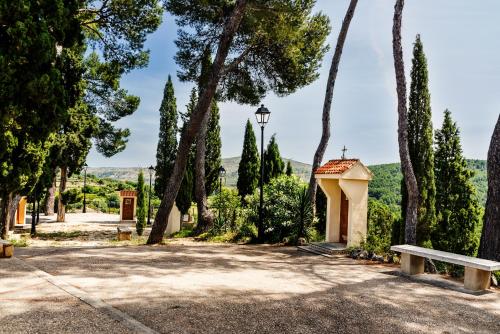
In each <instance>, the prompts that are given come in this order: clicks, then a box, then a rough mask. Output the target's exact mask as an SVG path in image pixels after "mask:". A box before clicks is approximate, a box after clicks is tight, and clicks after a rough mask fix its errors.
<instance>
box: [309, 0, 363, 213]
mask: <svg viewBox="0 0 500 334" xmlns="http://www.w3.org/2000/svg"><path fill="white" fill-rule="evenodd" d="M357 3H358V0H351V2H350V4H349V7H348V8H347V12H346V13H345V17H344V21H342V27H341V28H340V32H339V36H338V38H337V45H336V47H335V53H334V54H333V59H332V63H331V65H330V73H329V74H328V81H327V82H326V93H325V100H324V102H323V117H322V124H323V131H322V134H321V139H320V141H319V145H318V147H317V148H316V153H315V154H314V159H313V164H312V170H311V178H310V179H309V189H308V192H309V198H310V201H311V206H312V209H313V213H314V214H316V191H317V188H318V183H317V181H316V178H315V177H314V171H315V170H316V169H317V168H318V167H319V166H320V165H321V162H322V161H323V156H324V154H325V151H326V147H327V146H328V140H329V139H330V110H331V107H332V99H333V89H334V87H335V80H336V79H337V72H338V69H339V63H340V57H341V56H342V50H343V48H344V42H345V39H346V36H347V31H348V30H349V25H350V23H351V20H352V17H353V16H354V10H355V9H356V5H357Z"/></svg>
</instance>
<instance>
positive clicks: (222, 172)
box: [219, 166, 226, 222]
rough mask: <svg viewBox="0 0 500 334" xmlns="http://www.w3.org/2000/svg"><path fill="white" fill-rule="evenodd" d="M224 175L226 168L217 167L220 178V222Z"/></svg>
mask: <svg viewBox="0 0 500 334" xmlns="http://www.w3.org/2000/svg"><path fill="white" fill-rule="evenodd" d="M224 177H226V170H225V169H224V167H223V166H220V167H219V178H220V183H219V189H220V190H219V196H220V199H219V200H220V202H219V222H220V212H221V211H222V210H221V208H222V179H223V178H224Z"/></svg>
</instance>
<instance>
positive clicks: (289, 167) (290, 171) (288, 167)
mask: <svg viewBox="0 0 500 334" xmlns="http://www.w3.org/2000/svg"><path fill="white" fill-rule="evenodd" d="M292 174H293V168H292V162H291V161H290V160H288V162H287V163H286V175H287V176H292Z"/></svg>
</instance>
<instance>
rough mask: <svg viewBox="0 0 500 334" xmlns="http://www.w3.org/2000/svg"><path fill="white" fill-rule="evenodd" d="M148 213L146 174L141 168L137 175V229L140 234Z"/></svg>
mask: <svg viewBox="0 0 500 334" xmlns="http://www.w3.org/2000/svg"><path fill="white" fill-rule="evenodd" d="M146 213H147V208H146V191H145V188H144V174H143V173H142V169H141V170H140V171H139V176H138V177H137V222H136V224H135V229H136V230H137V234H138V235H142V233H143V232H144V228H145V227H146Z"/></svg>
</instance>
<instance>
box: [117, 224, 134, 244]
mask: <svg viewBox="0 0 500 334" xmlns="http://www.w3.org/2000/svg"><path fill="white" fill-rule="evenodd" d="M116 229H117V230H118V235H117V239H118V240H119V241H123V240H132V230H131V229H130V227H128V226H118V227H117V228H116Z"/></svg>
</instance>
